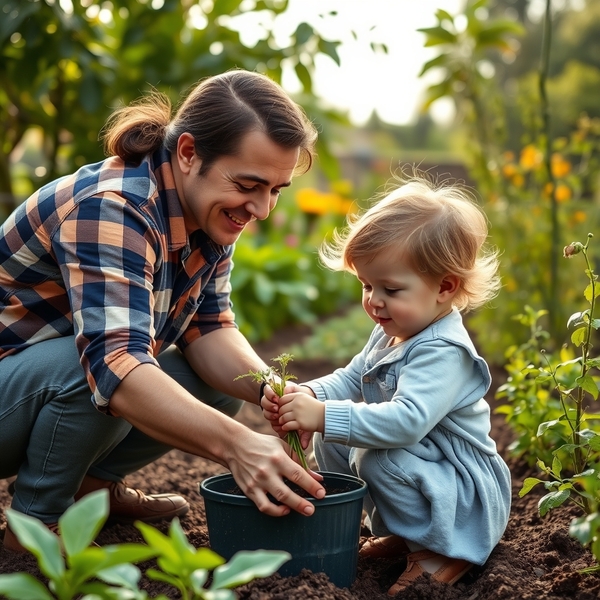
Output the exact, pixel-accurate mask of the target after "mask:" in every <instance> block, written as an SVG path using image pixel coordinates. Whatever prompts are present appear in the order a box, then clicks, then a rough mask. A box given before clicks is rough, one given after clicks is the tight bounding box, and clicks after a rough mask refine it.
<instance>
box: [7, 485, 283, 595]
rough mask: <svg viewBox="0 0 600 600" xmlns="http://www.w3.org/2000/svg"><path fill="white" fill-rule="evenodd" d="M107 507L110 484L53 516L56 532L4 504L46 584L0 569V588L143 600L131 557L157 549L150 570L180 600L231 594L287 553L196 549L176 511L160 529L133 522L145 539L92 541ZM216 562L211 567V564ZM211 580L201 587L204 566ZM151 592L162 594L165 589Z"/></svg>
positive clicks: (268, 572) (267, 572)
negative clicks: (225, 553)
mask: <svg viewBox="0 0 600 600" xmlns="http://www.w3.org/2000/svg"><path fill="white" fill-rule="evenodd" d="M108 513H109V501H108V491H107V490H99V491H97V492H94V493H92V494H89V495H87V496H85V497H84V498H82V499H81V500H79V501H78V502H76V503H75V504H73V506H71V507H70V508H69V509H68V510H67V511H66V512H65V513H64V515H63V516H62V517H61V518H60V520H59V532H60V537H59V536H57V535H56V534H55V533H53V532H51V531H50V530H49V529H48V528H47V527H46V526H45V525H44V524H43V523H41V522H40V521H39V520H38V519H34V518H33V517H30V516H28V515H24V514H21V513H19V512H17V511H14V510H12V509H8V510H7V511H6V516H7V519H8V523H9V525H10V527H11V529H12V530H13V531H14V533H15V535H16V536H17V539H18V540H19V542H20V543H21V544H22V545H23V547H25V548H27V550H29V551H30V552H31V553H32V554H33V555H34V556H35V557H36V559H37V561H38V566H39V568H40V571H41V572H42V574H43V575H45V576H46V577H47V578H48V579H49V580H50V581H49V583H48V587H46V586H45V585H44V584H43V583H42V582H40V581H38V580H37V579H36V578H35V577H33V576H32V575H29V574H26V573H11V574H6V575H0V596H2V597H6V598H8V599H9V600H55V599H58V600H72V599H74V598H81V597H82V595H83V600H99V599H106V600H148V598H149V596H148V594H147V593H146V592H145V591H143V590H140V589H139V587H138V583H139V580H140V578H141V571H140V570H139V568H138V567H136V566H135V565H133V564H131V563H134V562H140V561H143V560H147V559H150V558H155V557H157V564H158V566H159V568H160V569H161V570H158V569H149V570H148V571H147V573H146V574H147V575H148V577H150V578H152V579H156V580H159V581H164V582H166V583H169V584H170V585H173V586H174V587H176V588H177V589H178V590H179V592H180V594H181V596H180V597H181V598H182V600H235V598H236V595H235V593H234V592H233V591H232V590H231V589H229V588H233V587H236V586H239V585H242V584H244V583H247V582H249V581H251V580H252V579H254V578H256V577H266V576H268V575H271V574H272V573H274V572H275V571H276V570H277V569H278V568H279V567H280V566H281V565H282V564H283V563H284V562H286V561H287V560H289V559H290V558H291V557H290V555H289V554H288V553H287V552H282V551H273V550H269V551H266V550H257V551H252V552H238V553H237V554H236V555H235V556H233V558H232V559H231V560H230V561H229V562H228V563H225V559H223V558H222V557H221V556H219V555H218V554H216V553H215V552H213V551H212V550H210V549H208V548H198V549H195V548H194V547H193V546H192V545H191V544H190V543H189V542H188V541H187V539H186V537H185V534H184V532H183V530H182V529H181V525H180V524H179V520H178V519H174V520H173V521H172V522H171V526H170V529H169V535H168V536H166V535H164V534H163V533H161V532H160V531H158V530H157V529H155V528H154V527H152V526H150V525H147V524H145V523H141V522H138V523H136V527H137V528H138V529H139V530H140V532H141V533H142V536H143V537H144V539H145V540H146V542H147V544H148V545H144V544H115V545H110V546H103V547H99V546H90V544H91V543H92V541H93V540H94V538H95V537H96V535H97V534H98V532H99V531H100V529H101V528H102V526H103V525H104V523H105V521H106V519H107V517H108ZM213 569H214V570H213ZM211 570H213V575H212V582H211V583H210V585H209V586H208V588H206V587H205V584H206V582H207V580H208V577H209V571H211ZM155 600H168V597H167V596H165V595H162V594H161V595H160V596H156V597H155Z"/></svg>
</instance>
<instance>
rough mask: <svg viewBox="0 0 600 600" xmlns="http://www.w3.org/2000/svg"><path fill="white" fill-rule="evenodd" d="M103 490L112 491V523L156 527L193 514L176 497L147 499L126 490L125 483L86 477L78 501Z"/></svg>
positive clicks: (186, 503)
mask: <svg viewBox="0 0 600 600" xmlns="http://www.w3.org/2000/svg"><path fill="white" fill-rule="evenodd" d="M103 488H106V489H108V491H109V498H110V519H111V520H113V521H120V522H132V521H145V522H146V523H153V522H155V521H162V520H163V519H167V520H171V519H173V518H174V517H182V516H183V515H185V514H186V513H187V512H188V511H189V510H190V505H189V504H188V502H187V500H186V499H185V498H183V497H182V496H178V495H177V494H148V495H146V494H144V492H142V491H140V490H134V489H132V488H129V487H127V486H126V485H125V483H123V482H116V481H106V480H104V479H98V478H97V477H92V476H91V475H86V476H85V477H84V479H83V482H82V483H81V487H80V488H79V491H78V492H77V494H76V495H75V500H79V499H80V498H82V497H83V496H85V495H86V494H89V493H91V492H95V491H96V490H100V489H103Z"/></svg>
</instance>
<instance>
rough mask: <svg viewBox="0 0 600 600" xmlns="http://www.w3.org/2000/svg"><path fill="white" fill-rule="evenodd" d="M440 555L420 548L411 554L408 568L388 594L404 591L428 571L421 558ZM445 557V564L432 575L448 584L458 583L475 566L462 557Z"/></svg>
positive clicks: (425, 558) (392, 594)
mask: <svg viewBox="0 0 600 600" xmlns="http://www.w3.org/2000/svg"><path fill="white" fill-rule="evenodd" d="M440 556H442V555H441V554H437V553H436V552H432V551H431V550H419V551H418V552H412V553H411V554H409V555H408V557H407V558H408V564H407V565H406V570H405V571H404V573H402V575H400V577H398V579H397V581H396V583H395V584H394V585H393V586H392V587H391V588H390V589H389V590H388V596H395V595H396V594H398V593H399V592H403V591H404V590H405V589H406V588H407V587H408V586H409V585H411V584H412V583H414V582H415V581H416V580H417V579H418V578H419V577H421V575H423V574H424V573H425V572H426V571H425V570H424V569H423V567H421V565H420V564H419V561H420V560H427V559H428V558H439V557H440ZM444 558H445V559H446V560H445V562H444V564H443V565H442V566H441V567H440V568H439V569H438V570H437V571H436V572H435V573H431V577H432V578H433V579H435V580H436V581H439V582H440V583H446V584H448V585H452V584H454V583H456V582H457V581H458V580H459V579H460V578H461V577H462V576H463V575H464V574H465V573H466V572H467V571H468V570H469V569H470V568H471V567H472V566H473V565H472V563H470V562H468V561H466V560H462V559H461V558H449V557H444Z"/></svg>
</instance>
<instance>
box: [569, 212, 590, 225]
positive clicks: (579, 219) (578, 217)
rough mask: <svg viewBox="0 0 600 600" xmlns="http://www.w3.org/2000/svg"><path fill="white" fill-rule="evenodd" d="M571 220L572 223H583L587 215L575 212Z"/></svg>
mask: <svg viewBox="0 0 600 600" xmlns="http://www.w3.org/2000/svg"><path fill="white" fill-rule="evenodd" d="M571 218H572V220H573V222H574V223H584V222H585V221H586V220H587V215H586V214H585V212H584V211H583V210H576V211H575V212H574V213H573V216H572V217H571Z"/></svg>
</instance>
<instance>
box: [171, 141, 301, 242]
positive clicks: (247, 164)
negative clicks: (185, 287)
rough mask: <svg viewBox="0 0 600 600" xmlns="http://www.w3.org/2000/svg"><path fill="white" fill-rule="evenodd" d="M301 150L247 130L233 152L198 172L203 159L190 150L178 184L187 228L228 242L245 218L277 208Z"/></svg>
mask: <svg viewBox="0 0 600 600" xmlns="http://www.w3.org/2000/svg"><path fill="white" fill-rule="evenodd" d="M192 144H193V140H192ZM299 154H300V149H299V148H294V149H289V148H283V147H282V146H279V145H278V144H276V143H275V142H273V141H272V140H271V139H270V138H269V137H268V136H267V135H266V134H265V133H263V132H261V131H251V132H249V133H247V134H246V135H245V136H244V137H243V138H242V141H241V144H240V146H239V149H238V152H237V154H235V155H234V156H221V157H219V158H218V159H217V160H216V161H215V162H214V163H213V164H212V165H211V167H210V168H209V170H208V171H207V172H206V173H204V174H203V175H201V176H199V175H198V172H199V170H200V167H201V164H202V161H201V160H200V158H199V157H198V156H197V155H196V154H195V153H191V154H190V153H189V151H188V159H189V168H188V165H187V163H186V166H185V167H184V169H182V171H181V173H182V175H181V180H180V182H179V183H180V184H179V185H178V188H177V190H178V193H179V198H180V201H181V205H182V208H183V214H184V219H185V224H186V229H187V231H188V234H190V233H192V232H193V231H195V230H197V229H202V230H203V231H204V232H205V233H206V234H207V235H208V236H209V237H210V238H211V239H212V240H213V241H214V242H215V243H217V244H220V245H223V246H229V245H232V244H233V243H234V242H235V241H236V240H237V239H238V238H239V236H240V234H241V233H242V231H243V230H244V227H245V226H246V225H247V224H248V223H250V222H251V221H254V220H255V219H261V220H262V219H266V218H267V217H268V216H269V213H270V212H271V211H272V210H273V208H275V205H276V204H277V199H278V197H279V194H280V192H281V189H282V188H284V187H287V186H289V185H290V183H291V181H292V175H293V172H294V168H295V166H296V163H297V162H298V157H299Z"/></svg>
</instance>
